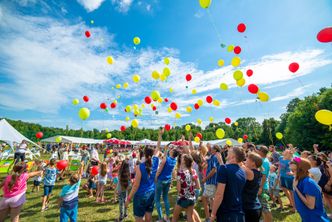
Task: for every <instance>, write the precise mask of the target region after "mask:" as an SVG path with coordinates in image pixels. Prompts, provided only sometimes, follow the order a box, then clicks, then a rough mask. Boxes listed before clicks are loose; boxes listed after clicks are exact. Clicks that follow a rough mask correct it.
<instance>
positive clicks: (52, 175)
mask: <svg viewBox="0 0 332 222" xmlns="http://www.w3.org/2000/svg"><path fill="white" fill-rule="evenodd" d="M55 161H56V160H55V159H51V160H50V163H49V167H47V168H46V169H45V171H44V196H43V202H42V209H41V211H42V212H43V211H45V210H47V208H48V202H49V200H50V196H51V193H52V190H53V187H54V184H55V181H56V176H57V174H58V173H59V171H58V170H57V169H56V168H55Z"/></svg>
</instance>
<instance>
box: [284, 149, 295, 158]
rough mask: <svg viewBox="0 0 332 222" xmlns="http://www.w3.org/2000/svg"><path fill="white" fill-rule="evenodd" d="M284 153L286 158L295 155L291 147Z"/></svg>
mask: <svg viewBox="0 0 332 222" xmlns="http://www.w3.org/2000/svg"><path fill="white" fill-rule="evenodd" d="M282 155H283V157H284V159H286V160H291V159H292V157H293V151H292V150H291V149H285V150H284V152H282Z"/></svg>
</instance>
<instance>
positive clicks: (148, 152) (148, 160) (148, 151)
mask: <svg viewBox="0 0 332 222" xmlns="http://www.w3.org/2000/svg"><path fill="white" fill-rule="evenodd" d="M153 153H154V151H153V149H152V148H150V147H146V148H145V149H144V156H145V170H146V172H147V173H148V175H149V176H150V173H151V170H152V156H153Z"/></svg>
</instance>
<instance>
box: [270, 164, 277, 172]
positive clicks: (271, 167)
mask: <svg viewBox="0 0 332 222" xmlns="http://www.w3.org/2000/svg"><path fill="white" fill-rule="evenodd" d="M276 170H277V167H276V166H275V165H274V164H272V165H271V166H270V172H271V173H275V172H276Z"/></svg>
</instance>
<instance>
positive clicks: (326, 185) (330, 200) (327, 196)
mask: <svg viewBox="0 0 332 222" xmlns="http://www.w3.org/2000/svg"><path fill="white" fill-rule="evenodd" d="M318 156H319V158H320V159H321V160H322V164H321V165H320V167H319V168H320V171H321V173H322V175H321V177H320V180H319V182H318V185H319V186H320V187H321V189H322V191H323V197H324V203H325V204H326V205H327V207H328V209H329V210H331V209H332V186H331V184H332V178H331V174H330V171H331V170H330V169H331V166H330V164H328V163H329V160H328V158H327V156H326V155H325V154H323V153H319V154H318Z"/></svg>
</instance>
